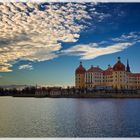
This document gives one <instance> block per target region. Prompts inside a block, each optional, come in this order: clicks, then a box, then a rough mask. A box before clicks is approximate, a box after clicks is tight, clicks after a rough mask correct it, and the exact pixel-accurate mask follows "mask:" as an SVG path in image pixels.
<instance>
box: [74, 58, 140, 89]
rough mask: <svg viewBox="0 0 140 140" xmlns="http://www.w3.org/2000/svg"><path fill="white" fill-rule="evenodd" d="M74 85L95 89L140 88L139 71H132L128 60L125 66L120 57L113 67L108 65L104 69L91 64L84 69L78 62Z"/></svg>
mask: <svg viewBox="0 0 140 140" xmlns="http://www.w3.org/2000/svg"><path fill="white" fill-rule="evenodd" d="M75 86H76V88H95V89H140V73H132V72H131V71H130V66H129V62H128V60H127V66H125V65H124V64H123V63H122V62H121V60H120V57H118V61H117V63H116V64H114V66H113V67H111V66H110V65H108V68H107V69H106V70H102V69H101V68H100V67H99V66H97V67H94V66H93V65H91V68H89V69H88V70H86V69H85V68H84V67H83V65H82V62H80V65H79V67H78V68H77V69H76V70H75Z"/></svg>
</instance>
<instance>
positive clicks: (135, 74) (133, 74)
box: [127, 73, 140, 77]
mask: <svg viewBox="0 0 140 140" xmlns="http://www.w3.org/2000/svg"><path fill="white" fill-rule="evenodd" d="M127 75H128V76H130V77H140V73H128V74H127Z"/></svg>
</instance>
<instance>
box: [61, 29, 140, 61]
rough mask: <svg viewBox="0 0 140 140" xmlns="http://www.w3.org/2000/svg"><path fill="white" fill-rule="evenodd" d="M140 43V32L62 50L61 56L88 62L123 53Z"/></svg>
mask: <svg viewBox="0 0 140 140" xmlns="http://www.w3.org/2000/svg"><path fill="white" fill-rule="evenodd" d="M139 42H140V32H130V33H128V34H122V35H121V36H120V37H117V38H111V39H109V40H106V41H104V40H103V41H101V42H98V43H90V44H80V45H76V46H73V47H70V48H68V49H66V50H62V51H61V54H63V55H64V54H65V55H73V56H80V59H83V60H88V59H94V58H96V57H99V56H102V55H107V54H112V53H116V52H120V51H123V50H124V49H127V48H128V47H130V46H133V45H134V44H136V43H139Z"/></svg>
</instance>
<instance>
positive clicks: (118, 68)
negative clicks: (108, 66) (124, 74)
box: [113, 60, 125, 71]
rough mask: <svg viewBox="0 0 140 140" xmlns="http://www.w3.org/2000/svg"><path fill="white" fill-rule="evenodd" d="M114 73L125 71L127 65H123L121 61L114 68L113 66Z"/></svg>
mask: <svg viewBox="0 0 140 140" xmlns="http://www.w3.org/2000/svg"><path fill="white" fill-rule="evenodd" d="M113 70H114V71H125V65H124V64H123V63H121V61H120V60H119V61H118V62H117V63H116V64H115V65H114V66H113Z"/></svg>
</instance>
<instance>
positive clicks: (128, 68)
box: [126, 59, 131, 72]
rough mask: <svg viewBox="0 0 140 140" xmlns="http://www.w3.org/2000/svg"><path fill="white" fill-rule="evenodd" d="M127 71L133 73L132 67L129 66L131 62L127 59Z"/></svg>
mask: <svg viewBox="0 0 140 140" xmlns="http://www.w3.org/2000/svg"><path fill="white" fill-rule="evenodd" d="M126 71H127V72H131V71H130V66H129V61H128V59H127V67H126Z"/></svg>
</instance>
